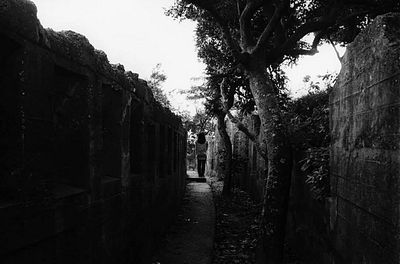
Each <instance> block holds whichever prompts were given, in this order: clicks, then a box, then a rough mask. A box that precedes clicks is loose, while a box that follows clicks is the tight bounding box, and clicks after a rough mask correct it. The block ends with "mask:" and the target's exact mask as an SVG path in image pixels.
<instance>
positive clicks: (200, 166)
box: [195, 132, 208, 177]
mask: <svg viewBox="0 0 400 264" xmlns="http://www.w3.org/2000/svg"><path fill="white" fill-rule="evenodd" d="M207 148H208V143H207V141H206V135H205V134H204V133H203V132H200V133H199V134H198V135H197V141H196V148H195V151H196V157H197V172H198V173H199V177H204V171H205V169H206V160H207Z"/></svg>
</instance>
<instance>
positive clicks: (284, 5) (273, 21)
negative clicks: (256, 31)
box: [254, 0, 290, 53]
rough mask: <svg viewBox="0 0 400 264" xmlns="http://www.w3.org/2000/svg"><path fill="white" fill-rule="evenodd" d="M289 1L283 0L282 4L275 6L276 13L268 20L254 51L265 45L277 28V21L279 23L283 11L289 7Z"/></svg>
mask: <svg viewBox="0 0 400 264" xmlns="http://www.w3.org/2000/svg"><path fill="white" fill-rule="evenodd" d="M289 2H290V1H289V0H282V2H281V4H280V5H279V6H278V7H275V12H274V14H273V15H272V17H271V19H270V21H269V22H268V24H267V26H266V27H265V28H264V31H263V32H262V33H261V35H260V37H259V38H258V40H257V44H256V47H255V49H254V53H256V52H258V51H259V50H260V49H262V48H263V47H265V45H266V44H267V42H268V39H269V37H270V35H271V34H272V32H273V31H274V30H275V28H276V25H277V23H279V21H280V20H281V18H282V13H283V11H284V10H285V9H286V8H288V6H289Z"/></svg>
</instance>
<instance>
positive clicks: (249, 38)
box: [239, 0, 262, 49]
mask: <svg viewBox="0 0 400 264" xmlns="http://www.w3.org/2000/svg"><path fill="white" fill-rule="evenodd" d="M261 4H262V2H261V1H256V0H248V1H247V3H246V6H245V8H244V9H243V11H242V13H241V15H240V17H239V26H240V37H241V44H242V48H243V49H246V48H247V47H249V46H254V45H255V40H254V36H253V34H252V28H251V18H252V17H253V16H254V13H255V12H256V11H257V9H258V8H259V7H260V6H261Z"/></svg>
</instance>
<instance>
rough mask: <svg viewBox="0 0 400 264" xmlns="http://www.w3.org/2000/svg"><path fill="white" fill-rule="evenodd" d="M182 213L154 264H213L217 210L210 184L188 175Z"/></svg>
mask: <svg viewBox="0 0 400 264" xmlns="http://www.w3.org/2000/svg"><path fill="white" fill-rule="evenodd" d="M188 176H189V180H188V183H187V186H186V194H185V197H184V200H183V203H182V210H181V213H180V214H179V215H178V217H177V221H176V223H175V224H174V225H173V226H172V227H171V229H170V231H169V232H168V234H167V236H166V242H165V245H164V246H163V247H162V248H161V250H160V252H159V253H158V254H157V256H156V257H155V258H154V261H153V264H210V263H211V260H212V253H213V252H212V251H213V243H214V228H215V208H214V202H213V197H212V193H211V188H210V186H209V184H208V183H207V182H205V181H202V178H198V176H197V173H196V172H194V171H188Z"/></svg>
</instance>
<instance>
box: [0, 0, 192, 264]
mask: <svg viewBox="0 0 400 264" xmlns="http://www.w3.org/2000/svg"><path fill="white" fill-rule="evenodd" d="M0 40H1V41H0V58H1V60H0V216H1V217H0V238H1V239H0V262H1V263H149V262H150V260H149V257H150V255H151V250H152V249H153V248H154V246H155V245H156V243H155V242H156V241H157V239H158V238H159V236H160V234H162V233H163V231H164V230H165V228H166V227H167V226H168V224H169V222H170V221H171V220H172V218H173V216H174V213H175V209H176V208H177V206H178V204H179V201H180V198H181V196H182V193H183V191H184V184H185V176H186V169H185V153H186V146H185V145H186V132H185V131H184V130H183V128H182V125H181V121H180V119H179V118H178V117H176V116H175V115H173V114H172V113H171V112H170V111H169V110H168V109H165V108H163V107H162V106H161V105H160V104H158V103H157V102H155V100H154V98H153V95H152V94H151V92H150V89H149V87H147V84H146V83H145V82H144V81H142V80H140V79H139V78H138V76H137V74H134V73H131V72H126V71H125V70H124V68H123V66H122V65H110V64H109V63H108V60H107V57H106V55H105V54H104V53H103V52H101V51H98V50H95V49H94V48H93V47H92V46H91V45H90V43H89V42H88V41H87V39H86V38H85V37H84V36H81V35H79V34H77V33H74V32H71V31H65V32H54V31H52V30H44V29H43V28H42V27H41V25H40V23H39V22H38V20H37V18H36V7H35V6H34V5H33V4H32V3H31V2H29V1H26V0H0Z"/></svg>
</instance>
